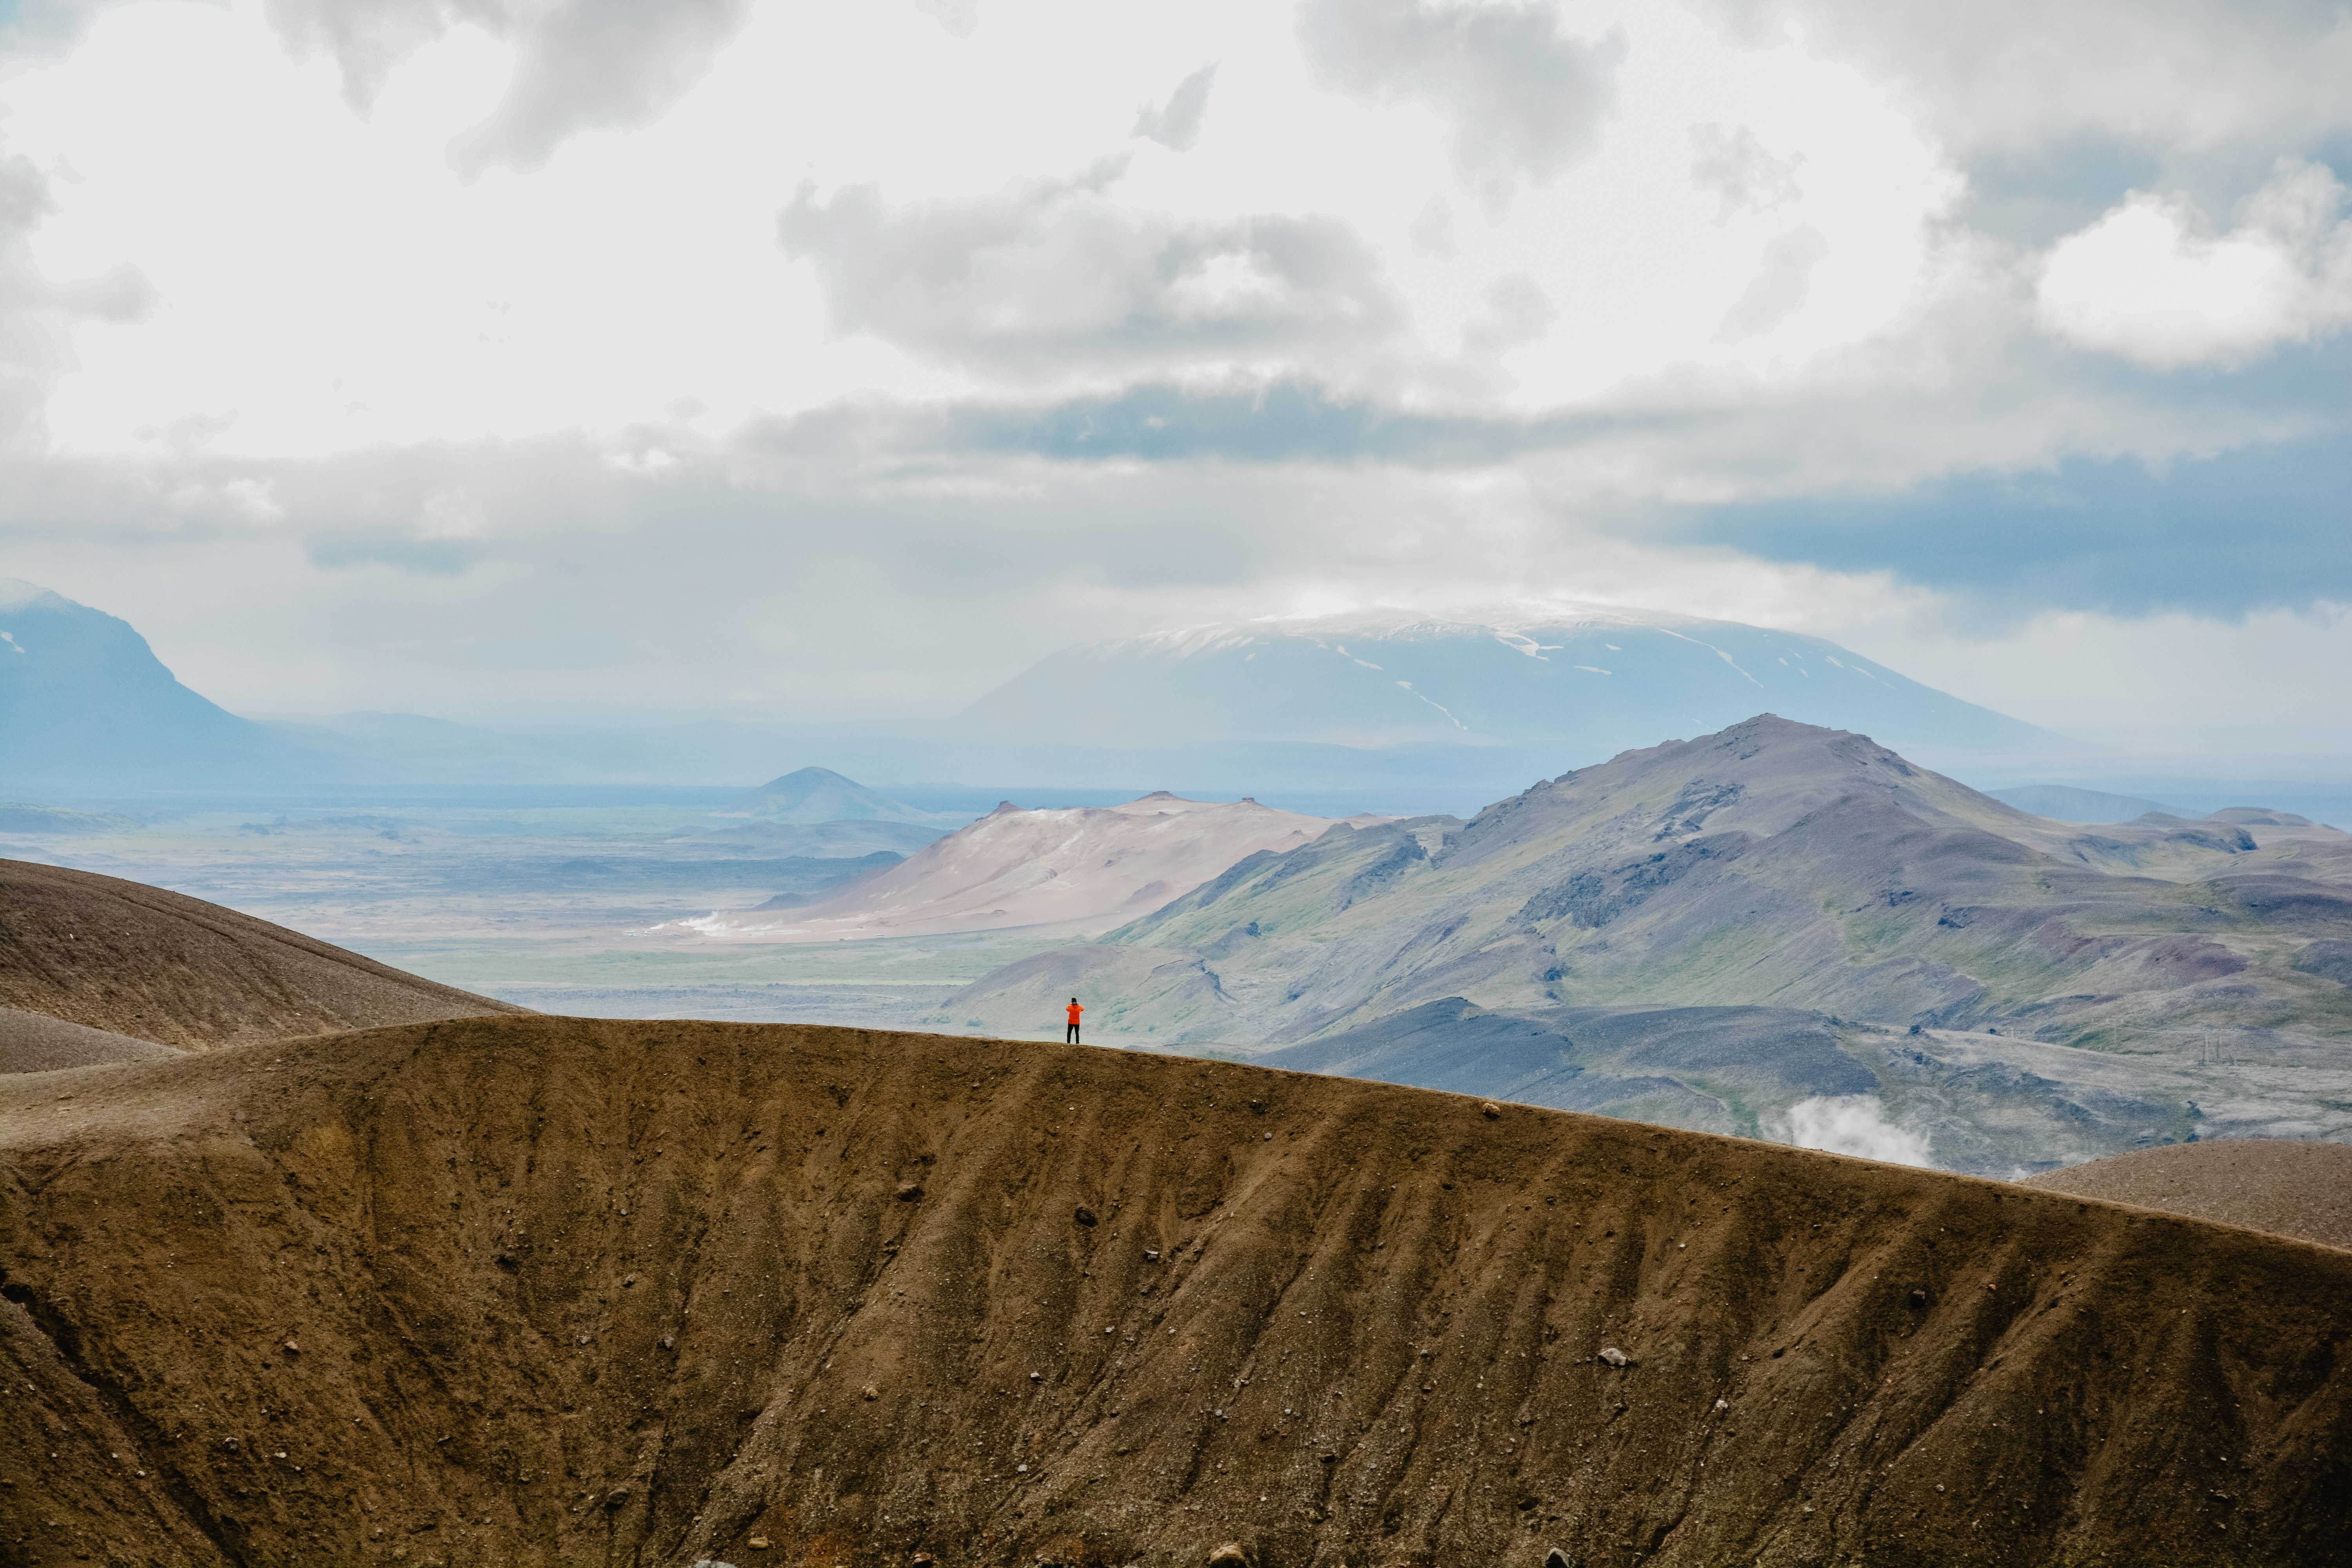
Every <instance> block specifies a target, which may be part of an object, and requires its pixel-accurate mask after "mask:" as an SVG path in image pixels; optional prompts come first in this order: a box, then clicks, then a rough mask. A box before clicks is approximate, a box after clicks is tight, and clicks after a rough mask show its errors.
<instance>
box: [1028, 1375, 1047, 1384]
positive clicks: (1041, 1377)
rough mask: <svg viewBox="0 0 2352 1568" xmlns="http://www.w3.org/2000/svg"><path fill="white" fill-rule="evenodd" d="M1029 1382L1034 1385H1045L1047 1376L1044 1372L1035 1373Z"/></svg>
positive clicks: (1030, 1376)
mask: <svg viewBox="0 0 2352 1568" xmlns="http://www.w3.org/2000/svg"><path fill="white" fill-rule="evenodd" d="M1029 1381H1030V1382H1032V1383H1043V1382H1045V1373H1042V1372H1033V1373H1030V1374H1029Z"/></svg>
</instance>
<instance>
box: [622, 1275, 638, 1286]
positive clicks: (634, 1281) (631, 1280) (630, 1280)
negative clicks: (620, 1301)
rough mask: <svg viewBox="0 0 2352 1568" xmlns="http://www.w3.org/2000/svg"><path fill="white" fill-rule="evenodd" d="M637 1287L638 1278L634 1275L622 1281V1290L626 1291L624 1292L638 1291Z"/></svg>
mask: <svg viewBox="0 0 2352 1568" xmlns="http://www.w3.org/2000/svg"><path fill="white" fill-rule="evenodd" d="M636 1285H637V1277H636V1276H635V1275H634V1274H632V1275H630V1276H629V1277H628V1278H627V1279H624V1280H622V1281H621V1289H624V1290H634V1289H636Z"/></svg>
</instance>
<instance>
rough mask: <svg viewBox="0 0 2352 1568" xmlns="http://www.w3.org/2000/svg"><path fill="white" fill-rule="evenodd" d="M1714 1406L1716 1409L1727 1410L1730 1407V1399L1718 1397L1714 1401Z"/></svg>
mask: <svg viewBox="0 0 2352 1568" xmlns="http://www.w3.org/2000/svg"><path fill="white" fill-rule="evenodd" d="M1715 1407H1716V1408H1717V1410H1728V1409H1730V1408H1731V1401H1729V1400H1728V1399H1718V1400H1717V1401H1716V1402H1715Z"/></svg>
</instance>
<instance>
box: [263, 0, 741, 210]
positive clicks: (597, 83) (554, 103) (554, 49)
mask: <svg viewBox="0 0 2352 1568" xmlns="http://www.w3.org/2000/svg"><path fill="white" fill-rule="evenodd" d="M750 10H751V3H750V0H662V3H661V4H658V5H641V4H636V3H635V0H553V3H552V4H532V3H531V0H269V15H270V19H271V21H272V22H273V23H274V24H275V25H276V26H277V27H278V32H279V34H280V36H281V37H284V38H285V40H286V42H287V44H288V45H289V47H291V48H293V49H294V50H296V51H297V52H298V53H309V52H310V51H313V50H321V49H322V50H324V51H326V52H327V53H329V54H331V55H332V56H334V58H335V61H336V63H337V65H339V66H340V67H341V69H342V74H343V92H344V96H345V97H346V98H347V99H349V100H350V101H351V102H352V105H353V107H355V108H358V109H361V110H365V109H367V108H368V107H369V106H370V105H372V104H373V102H374V101H375V100H376V97H377V95H378V93H379V92H381V91H382V89H383V83H384V79H385V78H386V77H387V76H388V75H389V74H390V73H391V71H392V68H394V66H396V65H398V64H399V63H400V62H401V61H402V60H403V59H404V58H407V57H408V56H409V55H410V54H412V53H413V52H415V50H416V49H418V48H419V47H423V46H424V45H425V44H429V43H431V42H433V41H434V40H435V39H436V38H438V37H441V36H442V35H443V34H444V33H446V32H447V31H448V30H449V29H450V28H452V27H455V26H461V25H466V24H471V25H473V26H479V27H483V28H485V29H487V30H488V31H490V32H492V33H494V34H497V35H499V36H500V37H509V38H511V39H512V40H513V41H514V44H515V49H516V53H515V64H514V73H513V76H512V78H511V79H510V80H509V82H508V84H507V90H506V96H505V98H504V100H503V101H501V102H500V103H499V107H498V108H497V110H495V111H494V112H493V113H492V114H491V116H490V118H489V119H488V120H487V121H484V122H483V123H482V124H481V125H479V126H478V127H477V128H476V129H474V130H473V131H472V132H468V133H467V134H466V135H465V136H462V137H460V138H459V139H458V141H457V145H456V146H455V147H454V148H453V149H452V156H453V157H454V159H455V160H456V163H457V166H458V167H459V168H460V169H461V170H464V171H466V172H467V173H478V172H479V171H480V170H482V169H485V168H488V167H489V166H491V165H493V164H500V163H504V164H511V165H513V166H515V167H518V168H523V169H531V168H536V167H538V166H539V165H541V164H542V163H545V162H546V161H547V160H548V158H549V156H550V155H551V153H553V152H554V151H555V148H556V147H557V145H558V144H560V143H561V142H562V141H563V139H564V138H565V137H567V136H570V135H572V133H573V132H578V131H586V130H594V129H599V128H604V127H611V126H627V125H636V124H641V123H643V122H644V121H647V120H649V119H651V118H653V117H654V116H655V115H656V114H658V113H660V112H661V111H662V110H665V109H667V108H668V107H669V106H670V105H671V104H672V103H674V102H676V101H677V100H678V99H679V98H680V97H681V96H683V95H684V94H685V92H686V91H687V89H688V88H690V87H692V86H693V85H694V84H695V83H696V82H697V81H698V80H700V79H701V78H702V76H703V75H704V73H705V72H707V71H708V70H709V68H710V64H711V62H712V60H713V59H714V58H716V57H717V55H718V53H719V48H720V47H722V46H723V45H725V44H726V42H727V41H728V39H730V37H733V36H734V35H735V33H736V32H737V31H738V30H739V29H740V27H741V26H742V24H743V21H744V19H745V17H746V16H748V15H749V14H750Z"/></svg>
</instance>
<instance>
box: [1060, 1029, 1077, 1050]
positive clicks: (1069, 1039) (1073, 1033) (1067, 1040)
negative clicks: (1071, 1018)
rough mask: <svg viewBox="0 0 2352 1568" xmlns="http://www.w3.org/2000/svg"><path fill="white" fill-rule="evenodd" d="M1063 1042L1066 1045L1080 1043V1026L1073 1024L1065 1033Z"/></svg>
mask: <svg viewBox="0 0 2352 1568" xmlns="http://www.w3.org/2000/svg"><path fill="white" fill-rule="evenodd" d="M1062 1043H1063V1044H1064V1045H1066V1046H1075V1045H1076V1044H1078V1026H1076V1024H1073V1025H1071V1026H1069V1028H1068V1030H1067V1031H1066V1032H1065V1033H1064V1034H1063V1036H1062Z"/></svg>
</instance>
